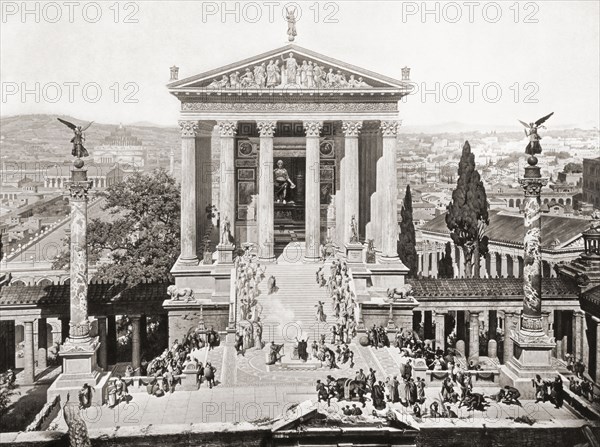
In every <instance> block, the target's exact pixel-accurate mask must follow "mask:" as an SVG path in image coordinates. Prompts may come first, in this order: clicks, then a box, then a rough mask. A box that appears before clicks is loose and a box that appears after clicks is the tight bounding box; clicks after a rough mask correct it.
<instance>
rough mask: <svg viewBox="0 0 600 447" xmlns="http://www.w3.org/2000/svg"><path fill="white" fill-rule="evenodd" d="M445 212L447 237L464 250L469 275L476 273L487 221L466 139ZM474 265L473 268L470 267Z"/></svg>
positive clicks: (484, 245)
mask: <svg viewBox="0 0 600 447" xmlns="http://www.w3.org/2000/svg"><path fill="white" fill-rule="evenodd" d="M447 209H448V212H447V213H446V225H447V226H448V230H449V231H450V237H451V238H452V241H453V242H454V244H455V245H456V246H457V247H461V248H462V249H463V251H464V254H465V272H466V274H467V276H468V277H471V276H473V275H474V276H475V277H478V276H479V258H480V256H484V255H485V254H486V252H487V238H486V237H485V235H484V233H485V227H486V226H487V225H488V224H489V216H488V203H487V195H486V192H485V187H484V186H483V182H482V181H481V177H480V175H479V172H478V171H477V169H476V167H475V156H474V155H473V154H472V153H471V146H470V145H469V142H468V141H465V144H464V146H463V150H462V155H461V158H460V162H459V164H458V180H457V183H456V188H455V189H454V191H453V192H452V200H451V201H450V204H449V205H448V208H447ZM473 266H474V268H473Z"/></svg>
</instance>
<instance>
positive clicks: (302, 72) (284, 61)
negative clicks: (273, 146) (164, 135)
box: [208, 53, 371, 89]
mask: <svg viewBox="0 0 600 447" xmlns="http://www.w3.org/2000/svg"><path fill="white" fill-rule="evenodd" d="M280 62H281V65H280ZM283 87H298V88H308V89H318V88H322V89H325V88H368V87H371V86H370V85H369V84H367V83H366V82H365V81H363V78H362V77H358V78H356V76H355V75H353V74H351V75H348V76H347V75H346V74H344V73H342V71H341V70H334V69H333V68H328V69H327V68H325V66H324V65H318V64H317V63H316V62H313V61H307V60H304V61H302V64H299V63H298V61H297V60H296V58H295V57H294V54H293V53H289V54H288V57H287V58H284V57H283V55H282V56H281V59H271V60H270V61H269V63H268V64H267V63H266V62H263V63H262V64H260V65H255V66H254V67H253V68H252V69H250V67H248V68H246V69H245V71H244V73H240V72H239V71H235V72H234V73H231V74H229V75H226V74H224V75H223V76H222V77H221V79H215V80H214V81H212V82H211V83H210V84H209V85H208V88H214V89H238V88H283Z"/></svg>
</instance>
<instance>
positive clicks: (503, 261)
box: [500, 253, 508, 278]
mask: <svg viewBox="0 0 600 447" xmlns="http://www.w3.org/2000/svg"><path fill="white" fill-rule="evenodd" d="M500 275H501V276H502V278H508V255H507V254H506V253H500Z"/></svg>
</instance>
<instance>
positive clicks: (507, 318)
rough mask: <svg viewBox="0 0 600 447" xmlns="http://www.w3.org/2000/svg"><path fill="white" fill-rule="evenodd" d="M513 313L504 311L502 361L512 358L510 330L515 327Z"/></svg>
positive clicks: (512, 347)
mask: <svg viewBox="0 0 600 447" xmlns="http://www.w3.org/2000/svg"><path fill="white" fill-rule="evenodd" d="M515 316H516V315H515V313H514V312H510V311H505V312H504V359H503V363H505V364H506V363H507V362H508V361H509V360H510V359H512V356H513V351H514V344H513V341H512V338H511V331H513V330H514V329H515Z"/></svg>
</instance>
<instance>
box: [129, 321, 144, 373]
mask: <svg viewBox="0 0 600 447" xmlns="http://www.w3.org/2000/svg"><path fill="white" fill-rule="evenodd" d="M129 319H130V320H131V332H132V334H131V366H132V367H133V370H134V371H135V374H139V370H138V368H139V367H140V365H141V364H142V358H141V343H140V316H139V315H130V316H129Z"/></svg>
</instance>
